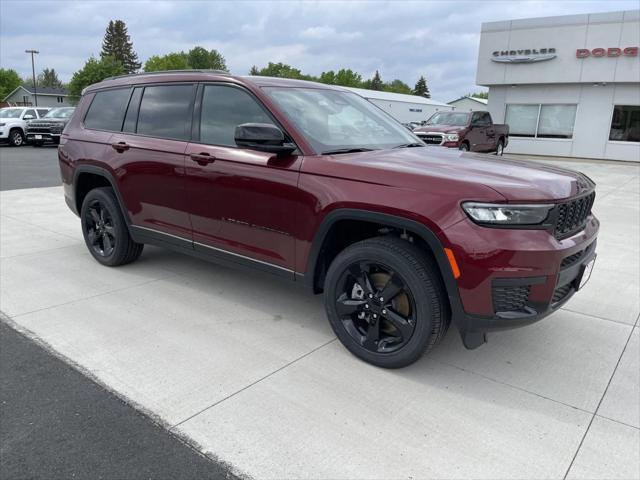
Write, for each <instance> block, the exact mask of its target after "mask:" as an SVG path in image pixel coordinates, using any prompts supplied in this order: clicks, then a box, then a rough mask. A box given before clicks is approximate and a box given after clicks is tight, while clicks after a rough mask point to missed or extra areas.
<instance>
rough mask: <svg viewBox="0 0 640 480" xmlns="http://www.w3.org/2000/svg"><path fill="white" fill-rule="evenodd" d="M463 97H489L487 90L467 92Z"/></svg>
mask: <svg viewBox="0 0 640 480" xmlns="http://www.w3.org/2000/svg"><path fill="white" fill-rule="evenodd" d="M465 97H475V98H484V99H488V98H489V92H476V93H467V94H466V95H465Z"/></svg>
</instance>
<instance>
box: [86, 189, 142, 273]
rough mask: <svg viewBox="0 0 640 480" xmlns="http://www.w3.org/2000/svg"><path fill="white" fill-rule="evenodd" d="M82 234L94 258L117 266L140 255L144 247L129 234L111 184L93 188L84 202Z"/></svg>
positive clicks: (104, 263)
mask: <svg viewBox="0 0 640 480" xmlns="http://www.w3.org/2000/svg"><path fill="white" fill-rule="evenodd" d="M80 218H81V221H82V234H83V235H84V241H85V243H86V245H87V248H88V249H89V252H90V253H91V255H93V258H95V259H96V260H97V261H98V262H100V263H101V264H103V265H107V266H110V267H115V266H118V265H125V264H127V263H131V262H133V261H135V260H137V259H138V257H139V256H140V254H141V253H142V249H143V248H144V245H143V244H140V243H136V242H134V241H133V239H132V238H131V236H130V235H129V229H128V228H127V224H126V222H125V219H124V216H123V214H122V212H121V211H120V207H119V205H118V201H117V200H116V197H115V194H114V193H113V190H112V189H111V188H109V187H101V188H95V189H93V190H91V191H90V192H89V193H88V194H87V196H86V197H85V198H84V201H83V202H82V209H81V212H80Z"/></svg>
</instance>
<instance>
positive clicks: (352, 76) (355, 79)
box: [333, 68, 362, 88]
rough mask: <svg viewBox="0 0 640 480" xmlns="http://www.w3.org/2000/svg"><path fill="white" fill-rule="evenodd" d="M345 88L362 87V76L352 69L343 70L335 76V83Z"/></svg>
mask: <svg viewBox="0 0 640 480" xmlns="http://www.w3.org/2000/svg"><path fill="white" fill-rule="evenodd" d="M333 83H335V84H336V85H341V86H343V87H356V88H360V87H362V76H361V75H360V74H359V73H357V72H354V71H353V70H351V69H350V68H342V69H340V70H338V73H336V74H335V79H334V82H333Z"/></svg>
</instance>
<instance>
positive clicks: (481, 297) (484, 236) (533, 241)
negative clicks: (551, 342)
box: [443, 215, 599, 346]
mask: <svg viewBox="0 0 640 480" xmlns="http://www.w3.org/2000/svg"><path fill="white" fill-rule="evenodd" d="M598 229H599V222H598V220H597V219H596V218H595V217H594V216H593V215H591V216H590V217H588V219H587V223H586V225H585V227H584V229H583V230H581V231H580V232H577V233H576V234H574V235H572V236H571V237H568V238H565V239H562V240H558V239H556V238H555V237H554V236H553V235H552V233H551V232H549V231H548V230H519V229H502V228H486V227H481V226H479V225H476V224H475V223H473V222H472V221H470V220H466V219H465V220H463V221H461V222H459V223H457V224H455V225H453V226H452V227H450V228H448V229H447V230H446V231H445V232H443V235H445V236H446V239H443V240H445V241H444V242H443V243H445V244H448V245H449V246H450V247H449V248H451V249H452V250H453V252H454V255H455V257H456V260H457V262H458V265H459V267H460V270H461V275H460V278H458V280H457V287H458V294H459V302H458V303H459V304H458V305H452V309H453V320H454V322H455V323H456V324H457V326H458V328H459V330H460V332H461V333H462V336H463V341H465V337H467V340H468V342H467V341H465V345H467V343H469V344H471V345H472V346H478V345H475V344H476V343H480V344H481V343H482V342H483V341H484V334H485V332H487V331H490V330H505V329H510V328H516V327H520V326H524V325H528V324H531V323H534V322H536V321H538V320H541V319H542V318H544V317H546V316H547V315H549V314H551V313H553V312H554V311H556V310H557V309H558V308H559V307H560V306H562V305H563V304H565V303H566V302H567V301H569V299H570V298H571V297H572V296H573V295H574V294H575V292H576V291H577V290H578V288H579V285H580V280H581V277H582V274H583V272H584V270H585V266H586V265H587V264H588V263H589V262H591V261H592V260H593V259H594V258H595V255H596V252H595V250H596V240H597V234H598Z"/></svg>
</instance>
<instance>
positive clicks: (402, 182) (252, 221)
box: [59, 71, 599, 367]
mask: <svg viewBox="0 0 640 480" xmlns="http://www.w3.org/2000/svg"><path fill="white" fill-rule="evenodd" d="M59 158H60V168H61V171H62V178H63V182H64V191H65V197H66V201H67V203H68V205H69V207H70V208H71V209H72V210H73V211H74V212H76V213H77V214H79V216H80V218H81V223H82V232H83V234H84V238H85V241H86V244H87V247H88V249H89V251H90V252H91V254H92V255H93V256H94V257H95V259H96V260H97V261H98V262H100V263H102V264H103V265H108V266H116V265H123V264H126V263H129V262H132V261H134V260H136V259H137V258H138V257H139V256H140V254H141V253H142V249H143V246H144V244H146V243H148V244H154V245H160V246H163V247H167V248H171V249H174V250H176V251H179V252H184V253H189V254H191V255H195V256H198V257H201V258H203V259H207V260H213V261H216V262H222V263H225V264H228V265H234V266H246V267H253V268H257V269H259V270H263V271H266V272H269V273H273V274H275V275H278V276H281V277H285V278H287V279H289V280H293V281H297V282H302V283H304V284H306V285H308V286H309V287H310V288H311V289H313V291H314V292H316V293H319V292H324V297H325V304H326V311H327V316H328V317H329V321H330V323H331V326H332V327H333V330H334V331H335V333H336V335H337V336H338V338H339V339H340V340H341V341H342V343H343V344H344V345H345V346H346V347H347V348H348V349H349V350H350V351H351V352H352V353H354V354H355V355H357V356H358V357H360V358H362V359H364V360H366V361H368V362H371V363H373V364H375V365H380V366H383V367H401V366H404V365H408V364H410V363H411V362H413V361H415V360H416V359H417V358H419V357H420V355H421V354H422V353H424V352H425V351H427V350H429V349H431V348H432V347H433V346H435V345H436V344H437V343H438V342H439V341H440V340H441V339H442V337H443V336H444V334H445V332H446V330H447V327H448V325H449V323H450V321H451V320H453V322H454V323H455V324H456V326H457V328H458V329H459V331H460V333H461V336H462V341H463V342H464V345H465V346H466V347H467V348H474V347H477V346H479V345H481V344H482V343H484V342H485V340H486V332H487V331H489V330H493V329H505V328H512V327H518V326H522V325H526V324H529V323H532V322H535V321H536V320H539V319H541V318H542V317H544V316H546V315H548V314H549V313H551V312H553V311H554V310H556V309H557V308H558V307H559V306H561V305H562V304H563V303H564V302H566V301H567V300H568V299H569V298H570V297H571V296H572V295H573V294H574V292H575V291H576V290H578V289H579V288H580V286H581V285H582V284H583V283H584V282H585V281H586V279H587V278H588V276H589V273H590V271H591V267H592V265H593V261H594V258H595V246H596V235H597V233H598V226H599V223H598V220H596V218H595V217H594V216H593V215H592V214H591V207H592V205H593V201H594V196H595V193H594V183H593V182H592V181H591V180H590V179H589V178H587V177H586V176H584V175H582V174H579V173H576V172H572V171H568V170H563V169H560V168H555V167H551V166H541V165H533V164H528V163H524V162H516V161H505V160H500V159H497V158H495V157H492V156H489V155H482V154H473V153H462V152H459V151H457V150H448V149H437V150H436V149H430V148H428V147H425V146H424V144H423V143H422V142H421V141H420V140H419V139H418V138H417V137H416V136H414V135H413V134H412V133H411V132H409V131H407V130H406V129H405V128H404V127H403V126H402V125H400V124H399V123H398V122H396V121H395V120H394V119H392V118H391V117H389V116H388V115H387V114H386V113H384V112H383V111H381V110H380V109H378V108H377V107H375V106H374V105H372V104H371V103H369V102H368V101H366V100H364V99H363V98H361V97H359V96H358V95H356V94H354V93H351V92H348V91H345V90H342V89H340V88H337V87H331V86H327V85H320V84H316V83H310V82H303V81H296V80H287V79H279V78H261V77H234V76H230V75H227V74H224V73H223V72H200V71H189V72H173V73H166V72H165V73H158V74H142V75H130V76H123V77H116V78H112V79H108V80H105V81H103V82H101V83H98V84H95V85H92V86H90V87H89V88H87V89H86V91H85V92H84V94H83V96H82V100H81V101H80V104H79V105H78V108H77V110H76V114H75V115H74V116H73V119H72V120H71V122H70V123H69V125H68V126H67V127H66V129H65V131H64V133H63V136H62V141H61V144H60V148H59Z"/></svg>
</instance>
